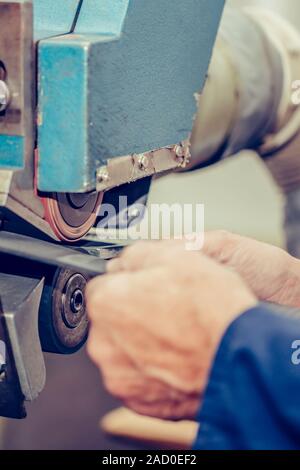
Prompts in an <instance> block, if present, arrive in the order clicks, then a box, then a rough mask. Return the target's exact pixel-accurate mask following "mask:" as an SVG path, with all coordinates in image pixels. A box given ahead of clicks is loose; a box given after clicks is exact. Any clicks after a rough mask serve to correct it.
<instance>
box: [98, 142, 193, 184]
mask: <svg viewBox="0 0 300 470" xmlns="http://www.w3.org/2000/svg"><path fill="white" fill-rule="evenodd" d="M190 158H191V153H190V142H189V140H186V141H183V142H182V143H180V144H178V145H174V146H172V147H166V148H162V149H158V150H154V151H151V152H145V153H141V154H133V155H128V156H125V157H119V158H113V159H110V160H108V162H107V165H103V166H101V167H100V168H99V169H98V171H97V191H107V190H108V189H111V188H113V187H116V186H120V185H122V184H125V183H133V182H134V181H137V180H139V179H141V178H145V177H146V176H152V175H155V174H156V173H162V172H164V171H169V170H172V169H176V168H182V167H185V166H186V165H187V164H188V163H189V161H190Z"/></svg>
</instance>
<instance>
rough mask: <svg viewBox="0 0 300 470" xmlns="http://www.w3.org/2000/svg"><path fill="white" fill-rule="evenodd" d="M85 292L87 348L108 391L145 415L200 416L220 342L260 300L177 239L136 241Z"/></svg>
mask: <svg viewBox="0 0 300 470" xmlns="http://www.w3.org/2000/svg"><path fill="white" fill-rule="evenodd" d="M109 272H110V273H109V274H108V275H106V276H102V277H99V278H96V279H94V280H93V281H92V282H91V283H90V284H89V285H88V289H87V305H88V311H89V315H90V319H91V331H90V337H89V341H88V351H89V354H90V356H91V357H92V359H93V360H94V362H95V363H96V364H97V365H98V366H99V368H100V369H101V372H102V375H103V378H104V382H105V384H106V387H107V389H108V390H109V391H110V392H111V393H112V394H113V395H115V396H117V397H119V398H121V399H122V400H123V401H124V402H125V404H126V405H127V406H128V407H129V408H131V409H133V410H135V411H137V412H139V413H142V414H146V415H151V416H156V417H160V418H173V419H181V418H187V417H193V416H195V413H196V411H197V409H198V407H199V404H200V401H201V395H202V394H203V391H204V388H205V386H206V383H207V380H208V374H209V370H210V367H211V364H212V361H213V358H214V355H215V352H216V349H217V347H218V344H219V342H220V340H221V338H222V336H223V334H224V332H225V330H226V329H227V327H228V326H229V324H230V323H231V322H232V321H233V320H234V319H235V318H236V317H237V316H238V315H240V314H241V313H242V312H244V311H246V310H247V309H249V308H251V307H253V306H254V305H255V304H256V303H257V300H256V298H255V296H254V295H253V294H252V293H251V292H250V290H248V288H247V287H246V285H245V284H244V283H243V282H242V280H241V279H240V277H239V276H238V275H237V274H235V273H234V272H232V271H230V270H227V269H225V268H224V267H222V266H220V265H218V264H217V263H215V262H214V261H213V260H211V259H209V258H207V257H206V256H205V255H203V254H201V253H200V252H188V251H186V250H185V248H184V244H183V243H179V242H148V243H138V244H136V245H135V246H133V247H130V248H127V249H126V250H125V251H124V252H123V254H122V255H121V257H120V258H119V259H117V260H114V261H112V262H111V264H110V265H109Z"/></svg>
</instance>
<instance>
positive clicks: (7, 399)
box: [0, 273, 46, 418]
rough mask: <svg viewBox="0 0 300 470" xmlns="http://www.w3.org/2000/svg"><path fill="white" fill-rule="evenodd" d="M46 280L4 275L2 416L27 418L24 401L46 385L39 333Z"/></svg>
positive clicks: (0, 279)
mask: <svg viewBox="0 0 300 470" xmlns="http://www.w3.org/2000/svg"><path fill="white" fill-rule="evenodd" d="M43 282H44V281H43V280H37V279H31V278H27V277H22V276H15V275H11V274H3V273H1V274H0V291H1V312H0V323H1V326H0V339H1V341H2V342H3V343H4V344H5V346H6V357H5V367H4V371H3V372H2V374H1V375H0V415H1V416H8V417H12V418H23V417H24V416H25V414H26V413H25V409H24V403H23V402H24V400H29V401H32V400H34V399H35V398H37V396H38V395H39V393H40V392H41V391H42V389H43V388H44V385H45V380H46V372H45V363H44V359H43V355H42V350H41V345H40V340H39V335H38V313H39V305H40V300H41V295H42V290H43ZM16 285H17V286H18V288H17V289H16Z"/></svg>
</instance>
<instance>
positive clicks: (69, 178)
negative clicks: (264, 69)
mask: <svg viewBox="0 0 300 470" xmlns="http://www.w3.org/2000/svg"><path fill="white" fill-rule="evenodd" d="M24 1H26V0H24ZM33 4H34V37H35V39H36V40H37V41H38V120H37V121H38V131H37V144H38V150H39V160H38V188H39V189H40V190H41V191H45V192H52V191H56V192H84V191H89V190H93V189H94V188H95V186H96V171H97V168H99V166H101V165H103V164H105V163H106V162H107V160H108V159H112V158H114V157H119V156H123V155H128V154H132V153H141V152H145V151H150V150H153V149H158V148H161V147H164V146H168V145H174V144H176V143H178V142H180V141H182V140H184V139H186V138H187V137H188V135H189V133H190V131H191V129H192V124H193V118H194V115H195V112H196V101H195V98H194V94H195V92H197V91H200V90H201V89H202V88H203V86H204V83H205V78H206V74H207V70H208V66H209V61H210V58H211V53H212V48H213V45H214V42H215V38H216V34H217V30H218V25H219V21H220V17H221V14H222V10H223V6H224V0H214V1H213V2H212V1H211V0H172V2H170V1H169V0H83V1H80V0H79V1H78V0H64V1H61V0H33ZM15 148H16V154H15V162H18V164H20V161H22V158H21V159H20V154H18V153H19V152H21V146H19V149H18V147H17V146H16V147H15ZM11 160H12V161H11V163H12V166H13V165H14V163H15V162H14V161H13V160H14V158H12V159H11ZM0 166H2V161H1V162H0Z"/></svg>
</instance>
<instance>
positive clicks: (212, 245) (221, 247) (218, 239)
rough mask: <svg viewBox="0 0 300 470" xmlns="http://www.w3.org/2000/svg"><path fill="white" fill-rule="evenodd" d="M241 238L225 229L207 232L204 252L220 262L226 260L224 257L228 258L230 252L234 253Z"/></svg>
mask: <svg viewBox="0 0 300 470" xmlns="http://www.w3.org/2000/svg"><path fill="white" fill-rule="evenodd" d="M239 238H240V237H239V235H236V234H234V233H230V232H227V231H225V230H216V231H212V232H206V233H205V235H204V245H203V248H202V253H204V254H205V255H207V256H209V257H211V258H214V259H216V260H217V261H219V262H222V263H223V262H226V259H223V258H224V257H225V258H227V256H228V255H229V254H232V251H233V250H234V247H235V245H236V244H237V241H238V239H239Z"/></svg>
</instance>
